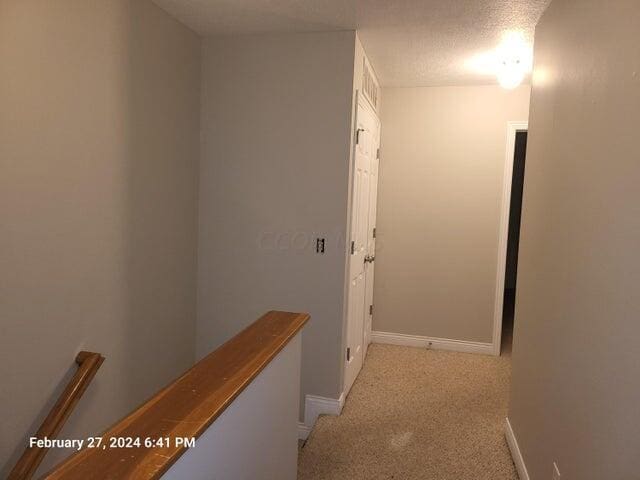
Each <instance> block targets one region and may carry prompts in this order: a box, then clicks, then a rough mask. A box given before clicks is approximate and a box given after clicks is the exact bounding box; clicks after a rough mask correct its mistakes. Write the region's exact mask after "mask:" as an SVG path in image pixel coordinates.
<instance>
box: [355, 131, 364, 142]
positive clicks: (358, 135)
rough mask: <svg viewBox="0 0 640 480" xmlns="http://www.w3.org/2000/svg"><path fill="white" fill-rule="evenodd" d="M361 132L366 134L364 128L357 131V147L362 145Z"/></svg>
mask: <svg viewBox="0 0 640 480" xmlns="http://www.w3.org/2000/svg"><path fill="white" fill-rule="evenodd" d="M360 132H364V128H359V129H357V130H356V145H360Z"/></svg>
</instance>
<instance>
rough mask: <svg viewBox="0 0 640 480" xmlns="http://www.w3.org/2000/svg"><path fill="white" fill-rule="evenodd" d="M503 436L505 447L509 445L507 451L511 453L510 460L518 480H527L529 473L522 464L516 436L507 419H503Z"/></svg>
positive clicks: (522, 460)
mask: <svg viewBox="0 0 640 480" xmlns="http://www.w3.org/2000/svg"><path fill="white" fill-rule="evenodd" d="M504 436H505V437H506V438H507V445H509V451H511V458H512V459H513V463H514V464H515V466H516V470H517V471H518V476H519V477H520V480H529V472H527V466H526V465H525V464H524V459H523V458H522V453H521V452H520V447H519V446H518V440H517V439H516V435H515V434H514V433H513V428H511V422H509V418H506V419H505V427H504Z"/></svg>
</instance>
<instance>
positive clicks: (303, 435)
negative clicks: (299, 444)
mask: <svg viewBox="0 0 640 480" xmlns="http://www.w3.org/2000/svg"><path fill="white" fill-rule="evenodd" d="M310 433H311V427H307V426H306V425H305V424H304V423H302V422H298V439H299V440H306V439H307V438H308V437H309V434H310Z"/></svg>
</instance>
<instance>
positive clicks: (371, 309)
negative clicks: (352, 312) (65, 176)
mask: <svg viewBox="0 0 640 480" xmlns="http://www.w3.org/2000/svg"><path fill="white" fill-rule="evenodd" d="M369 315H373V305H369Z"/></svg>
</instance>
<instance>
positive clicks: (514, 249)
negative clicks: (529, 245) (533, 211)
mask: <svg viewBox="0 0 640 480" xmlns="http://www.w3.org/2000/svg"><path fill="white" fill-rule="evenodd" d="M526 153H527V132H526V131H520V132H517V133H516V141H515V152H514V157H513V177H512V180H511V202H510V205H509V237H508V241H507V263H506V269H505V281H504V304H503V310H502V351H504V352H510V351H511V341H512V338H513V325H514V318H515V299H516V279H517V274H518V247H519V244H520V219H521V216H522V193H523V188H524V169H525V158H526Z"/></svg>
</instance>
